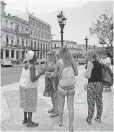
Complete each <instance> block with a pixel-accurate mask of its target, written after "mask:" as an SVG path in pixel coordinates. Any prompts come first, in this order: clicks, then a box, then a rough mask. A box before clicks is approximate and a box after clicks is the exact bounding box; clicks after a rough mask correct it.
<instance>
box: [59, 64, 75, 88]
mask: <svg viewBox="0 0 114 132" xmlns="http://www.w3.org/2000/svg"><path fill="white" fill-rule="evenodd" d="M62 63H63V62H62ZM62 65H64V64H62ZM75 85H76V79H75V74H74V70H73V68H72V67H66V68H63V70H62V75H61V79H60V80H59V86H60V87H61V88H63V89H65V90H70V89H72V88H74V86H75Z"/></svg>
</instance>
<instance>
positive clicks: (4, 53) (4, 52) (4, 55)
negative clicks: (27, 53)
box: [3, 50, 6, 59]
mask: <svg viewBox="0 0 114 132" xmlns="http://www.w3.org/2000/svg"><path fill="white" fill-rule="evenodd" d="M5 58H6V51H5V50H3V59H5Z"/></svg>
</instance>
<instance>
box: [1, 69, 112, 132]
mask: <svg viewBox="0 0 114 132" xmlns="http://www.w3.org/2000/svg"><path fill="white" fill-rule="evenodd" d="M78 69H79V75H78V77H77V84H76V94H75V100H74V110H75V117H74V131H113V90H112V92H103V104H104V106H103V115H102V123H101V124H98V123H97V122H95V121H94V120H92V125H88V124H87V123H86V121H85V119H86V116H87V108H88V107H87V99H86V98H87V93H86V91H85V90H84V74H83V73H84V70H85V69H84V66H80V67H79V68H78ZM44 81H45V80H44V76H42V77H41V78H40V79H39V88H38V106H37V112H36V113H34V114H33V120H34V121H36V122H38V123H39V126H38V127H35V128H27V127H26V126H25V125H22V120H23V111H22V110H21V109H20V105H19V87H18V83H13V84H10V85H5V86H2V87H1V98H2V100H1V110H2V111H1V112H2V113H1V131H68V124H69V121H68V109H67V106H66V102H65V108H64V121H63V127H59V125H58V117H54V118H50V114H49V113H48V110H49V109H50V108H52V104H51V100H50V98H47V97H44V96H43V91H44V87H45V85H44ZM95 113H96V111H95ZM94 116H95V115H94Z"/></svg>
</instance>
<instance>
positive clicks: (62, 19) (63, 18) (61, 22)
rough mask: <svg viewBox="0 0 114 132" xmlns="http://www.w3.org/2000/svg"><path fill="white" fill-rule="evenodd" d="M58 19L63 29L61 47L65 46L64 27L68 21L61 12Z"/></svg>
mask: <svg viewBox="0 0 114 132" xmlns="http://www.w3.org/2000/svg"><path fill="white" fill-rule="evenodd" d="M57 18H58V23H59V25H60V28H61V32H60V33H61V46H63V33H64V32H63V29H64V26H65V24H66V19H67V18H65V16H64V15H63V12H62V11H61V12H59V15H57Z"/></svg>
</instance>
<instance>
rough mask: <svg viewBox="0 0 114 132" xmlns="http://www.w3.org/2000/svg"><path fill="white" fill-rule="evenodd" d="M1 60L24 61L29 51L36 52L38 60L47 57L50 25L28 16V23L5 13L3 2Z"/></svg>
mask: <svg viewBox="0 0 114 132" xmlns="http://www.w3.org/2000/svg"><path fill="white" fill-rule="evenodd" d="M0 4H1V7H0V12H1V21H0V25H1V58H12V59H14V60H18V59H23V58H24V57H25V54H26V52H27V51H28V50H30V49H32V50H33V51H35V53H36V55H37V57H38V59H42V58H44V57H47V52H48V51H49V49H50V44H51V27H50V25H49V24H47V23H45V22H43V21H42V20H40V19H38V18H36V17H35V16H33V15H31V14H27V16H28V21H26V20H24V19H21V18H19V17H17V16H12V15H11V14H6V13H5V5H6V4H5V3H4V2H3V1H1V3H0Z"/></svg>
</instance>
